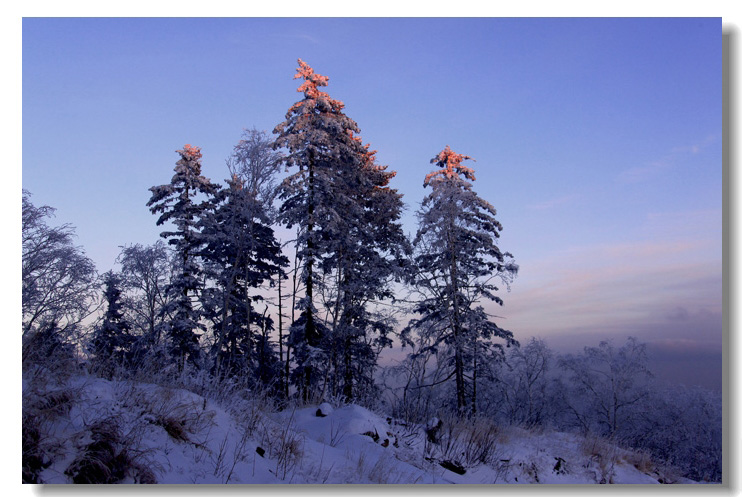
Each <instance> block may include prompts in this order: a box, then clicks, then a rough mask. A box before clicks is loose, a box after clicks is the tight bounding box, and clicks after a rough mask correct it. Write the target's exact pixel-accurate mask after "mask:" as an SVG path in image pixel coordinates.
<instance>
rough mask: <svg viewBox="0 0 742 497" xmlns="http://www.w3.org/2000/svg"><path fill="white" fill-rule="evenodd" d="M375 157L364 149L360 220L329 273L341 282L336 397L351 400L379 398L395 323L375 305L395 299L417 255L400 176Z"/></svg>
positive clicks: (359, 178) (336, 314) (350, 226)
mask: <svg viewBox="0 0 742 497" xmlns="http://www.w3.org/2000/svg"><path fill="white" fill-rule="evenodd" d="M355 139H356V140H358V141H359V142H360V137H355ZM375 154H376V151H375V150H369V145H364V154H363V155H362V157H361V163H360V168H358V169H356V170H355V172H356V180H355V185H356V186H355V194H354V196H353V198H354V200H355V201H356V202H357V204H358V206H360V209H359V211H358V212H359V213H360V217H359V218H356V219H352V218H348V221H349V222H348V223H347V230H346V235H345V243H344V244H339V245H338V249H337V251H336V255H335V257H334V258H333V259H331V260H332V261H333V262H334V267H333V266H332V265H329V264H328V265H326V267H325V268H324V270H325V272H326V273H331V274H333V275H334V276H335V278H334V281H336V282H337V285H336V289H335V291H336V295H337V300H336V309H335V312H334V317H335V320H334V322H333V337H334V338H335V340H336V342H337V343H336V346H335V348H336V349H337V350H338V351H339V353H338V354H337V355H338V356H339V357H338V359H339V360H338V361H337V365H336V366H335V369H336V376H337V378H336V383H337V384H338V385H339V386H341V387H342V388H341V389H340V391H339V392H335V393H342V394H343V396H344V397H345V398H346V399H347V400H348V401H351V400H353V399H355V398H358V397H359V396H362V395H363V396H367V397H368V396H373V395H374V379H373V376H374V371H375V368H376V362H377V359H378V356H379V353H380V352H381V350H382V349H383V348H385V347H389V346H391V340H390V338H389V335H390V334H391V333H392V331H393V324H394V322H393V320H391V319H390V316H389V315H387V314H385V313H382V312H381V311H380V309H379V308H378V306H375V305H374V304H375V303H376V302H378V301H381V300H385V299H386V300H389V299H393V298H394V295H393V292H392V282H393V281H394V280H395V279H399V278H400V277H401V273H402V269H403V267H404V265H405V261H406V259H407V257H408V256H409V254H410V252H411V247H410V243H409V240H408V239H407V237H405V235H404V233H403V231H402V227H401V225H400V223H399V218H400V216H401V213H402V209H403V207H404V206H403V203H402V195H401V194H399V193H398V192H397V190H395V189H393V188H391V187H390V186H389V183H390V180H391V179H392V178H393V177H394V176H395V175H396V173H395V172H392V171H387V166H381V165H379V164H377V162H376V157H375ZM351 188H352V186H351Z"/></svg>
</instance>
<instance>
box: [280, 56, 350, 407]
mask: <svg viewBox="0 0 742 497" xmlns="http://www.w3.org/2000/svg"><path fill="white" fill-rule="evenodd" d="M298 62H299V68H298V69H297V74H296V75H295V76H294V79H299V78H301V79H303V80H304V82H303V83H302V84H301V86H299V88H298V90H297V91H298V92H300V93H303V94H304V98H303V99H302V100H300V101H298V102H296V103H295V104H294V105H292V106H291V107H290V108H289V111H288V112H287V114H286V121H284V122H282V123H281V124H279V125H278V126H276V128H275V129H274V131H273V132H274V133H275V134H277V135H278V136H277V138H276V141H275V147H276V148H284V149H285V150H287V152H288V153H287V154H286V156H285V157H284V163H285V164H286V167H287V169H289V168H292V167H296V168H298V171H297V172H295V173H294V174H292V175H291V176H289V177H288V178H286V179H285V180H284V182H283V183H282V185H281V191H280V194H279V196H280V198H281V199H282V200H283V204H282V205H281V208H280V212H279V220H280V221H281V222H282V223H283V224H285V225H286V226H287V227H288V228H291V227H293V226H298V227H299V234H298V237H297V242H296V250H297V253H298V255H299V257H300V258H301V259H302V261H303V263H304V265H303V271H302V280H303V282H304V286H305V294H304V297H303V298H301V299H299V301H298V303H297V306H298V308H299V309H300V310H301V314H300V316H299V318H298V319H297V320H296V321H295V322H294V323H292V325H291V328H290V338H289V342H290V344H291V345H292V347H293V348H294V360H295V362H296V364H297V367H296V369H295V373H294V377H295V378H296V380H295V381H297V387H298V388H299V390H300V391H301V394H302V398H303V399H304V400H308V399H309V397H310V396H311V395H312V394H313V391H315V390H316V388H317V385H318V382H319V380H320V375H319V374H318V373H317V372H316V371H317V370H322V369H324V368H325V367H326V366H327V364H328V361H329V357H328V356H327V355H326V353H324V352H323V351H322V350H321V349H320V344H321V343H322V342H323V341H324V340H327V339H328V338H329V337H327V336H326V335H327V333H326V329H327V328H326V327H325V326H324V325H322V323H318V316H317V308H316V307H315V294H314V292H315V286H316V285H317V284H318V282H319V278H317V277H316V276H315V271H316V269H317V263H318V262H321V261H322V259H323V258H324V257H327V256H328V255H329V254H330V253H332V252H333V251H332V250H331V248H330V245H332V244H334V243H338V240H339V239H342V238H344V233H343V232H344V230H345V222H344V221H345V219H347V217H348V216H353V215H354V212H353V209H354V207H355V205H356V204H355V202H354V201H353V200H352V199H351V198H350V195H351V192H349V191H348V190H347V189H346V188H340V187H339V183H340V182H341V181H342V180H343V179H347V177H345V176H343V174H344V173H346V174H347V171H348V169H349V168H352V167H354V166H356V164H357V163H358V161H359V157H360V156H361V154H362V153H363V147H362V145H361V144H360V143H359V141H357V140H355V139H354V138H353V135H352V133H353V132H355V133H358V132H359V130H358V126H357V124H356V123H355V122H354V121H353V120H352V119H350V118H349V117H348V116H346V115H345V114H344V113H343V108H344V107H345V105H344V104H343V103H342V102H341V101H339V100H335V99H333V98H331V97H330V96H329V95H328V94H327V93H326V92H323V91H321V90H320V89H319V88H320V87H322V86H327V81H328V78H327V77H326V76H322V75H320V74H317V73H315V72H314V70H313V69H312V68H311V67H310V66H309V65H308V64H306V63H305V62H304V61H302V60H301V59H299V61H298ZM300 328H301V329H300Z"/></svg>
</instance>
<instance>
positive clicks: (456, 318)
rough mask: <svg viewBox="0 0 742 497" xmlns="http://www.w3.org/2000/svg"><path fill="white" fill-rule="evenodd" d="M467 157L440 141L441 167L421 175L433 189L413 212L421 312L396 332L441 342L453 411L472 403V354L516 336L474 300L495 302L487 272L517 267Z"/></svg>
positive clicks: (437, 160) (501, 274) (506, 276)
mask: <svg viewBox="0 0 742 497" xmlns="http://www.w3.org/2000/svg"><path fill="white" fill-rule="evenodd" d="M467 159H471V157H468V156H466V155H462V154H457V153H455V152H453V151H452V150H451V149H450V147H448V146H446V148H445V149H444V150H443V151H441V152H440V153H439V154H438V155H436V156H435V157H434V158H433V159H432V160H431V163H433V164H436V165H437V166H439V167H440V168H441V169H438V170H436V171H433V172H431V173H430V174H428V175H427V176H426V177H425V181H424V183H423V184H424V186H425V187H430V188H431V190H432V191H431V192H430V193H429V194H428V195H427V196H426V197H425V198H424V199H423V202H422V206H421V209H420V211H419V212H418V220H419V227H418V231H417V235H416V237H415V242H414V243H415V245H416V248H417V249H418V251H417V255H416V257H415V266H416V274H415V277H414V278H413V282H414V284H415V285H416V287H417V288H418V289H419V290H420V291H421V293H422V295H423V298H422V300H421V301H420V302H419V303H418V304H417V305H416V307H415V311H416V312H417V313H418V314H420V316H421V317H420V318H419V319H414V320H412V321H411V322H410V324H409V326H408V327H407V328H406V329H405V330H404V332H403V336H407V334H408V333H409V332H410V331H411V330H412V329H417V330H418V332H420V333H426V334H428V335H430V337H431V338H432V340H431V341H430V345H429V348H431V349H434V350H435V349H438V348H440V347H441V346H442V345H445V346H446V347H447V348H448V351H449V356H448V357H449V363H448V364H447V366H448V367H450V368H451V374H450V377H454V378H455V383H456V408H457V410H458V412H459V413H460V414H467V413H470V412H472V411H473V410H474V409H475V406H476V403H475V402H476V398H475V395H476V361H477V360H478V359H479V360H481V358H480V357H481V356H483V355H484V354H485V353H487V352H493V351H494V352H498V351H499V352H502V344H501V343H493V342H492V341H491V340H492V339H493V338H501V339H503V340H504V341H505V344H506V345H508V346H509V345H510V344H512V343H515V340H514V339H513V334H512V333H511V332H510V331H507V330H504V329H502V328H500V327H499V326H497V325H496V324H495V323H494V322H493V321H492V320H491V318H490V316H489V315H488V314H487V313H486V312H485V310H484V308H483V307H482V306H481V305H479V304H480V302H481V301H482V300H491V301H494V302H496V303H498V304H500V305H502V299H500V297H498V296H496V295H495V294H494V292H495V291H497V290H498V288H497V287H496V286H495V285H494V281H493V280H494V279H496V278H499V279H501V280H502V281H504V282H505V283H506V284H508V283H509V282H510V281H511V280H512V278H513V277H514V276H515V274H516V273H517V270H518V266H517V265H516V264H515V263H514V262H513V261H512V255H511V254H510V253H508V252H501V251H500V249H499V248H498V246H497V239H498V238H499V236H500V231H501V230H502V225H501V224H500V222H499V221H497V219H496V218H495V215H496V211H495V209H494V207H492V205H490V204H489V203H488V202H487V201H486V200H484V199H482V198H480V197H479V196H478V195H477V194H476V193H475V192H474V190H473V189H472V184H471V183H470V182H471V181H474V180H475V177H474V170H473V169H471V168H470V167H467V166H466V165H464V164H462V162H463V161H464V160H467ZM441 366H443V365H441Z"/></svg>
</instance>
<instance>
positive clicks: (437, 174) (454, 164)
mask: <svg viewBox="0 0 742 497" xmlns="http://www.w3.org/2000/svg"><path fill="white" fill-rule="evenodd" d="M465 159H469V160H474V159H473V158H471V157H469V156H468V155H463V154H457V153H456V152H454V151H453V150H451V147H449V146H448V145H446V148H444V149H443V150H442V151H441V152H440V153H439V154H438V155H436V156H435V157H433V158H432V159H431V160H430V163H431V164H437V165H438V166H439V167H442V168H443V169H439V170H437V171H433V172H432V173H429V174H428V175H427V176H425V181H424V182H423V185H425V186H428V185H429V184H430V183H432V182H433V181H436V180H438V181H440V180H442V179H453V178H458V177H459V175H460V174H462V175H464V177H465V178H466V179H468V180H470V181H474V180H476V178H475V177H474V169H472V168H470V167H467V166H464V165H463V164H461V162H462V161H463V160H465ZM474 162H476V161H474Z"/></svg>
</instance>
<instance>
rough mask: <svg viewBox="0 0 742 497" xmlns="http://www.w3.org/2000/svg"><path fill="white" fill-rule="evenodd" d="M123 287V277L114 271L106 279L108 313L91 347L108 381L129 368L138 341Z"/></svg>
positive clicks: (98, 366)
mask: <svg viewBox="0 0 742 497" xmlns="http://www.w3.org/2000/svg"><path fill="white" fill-rule="evenodd" d="M121 283H122V282H121V276H120V275H119V274H117V273H114V272H113V271H108V272H107V273H106V274H104V275H103V284H104V286H105V288H104V292H103V297H104V299H105V301H106V304H107V309H106V312H105V314H104V315H103V320H102V321H101V323H100V325H99V326H98V327H97V328H96V329H95V331H94V333H93V339H92V340H91V343H90V352H92V354H93V364H94V365H95V367H96V369H97V370H98V371H99V373H101V374H103V375H104V376H105V377H106V378H108V379H111V378H112V375H113V373H114V371H115V369H116V368H117V367H124V366H126V365H127V364H126V363H127V361H128V360H129V359H131V357H129V356H130V352H131V348H132V345H133V343H134V341H135V337H133V336H132V335H131V334H130V331H131V325H130V324H129V321H128V320H127V319H126V317H125V315H124V308H123V304H122V292H121Z"/></svg>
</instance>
